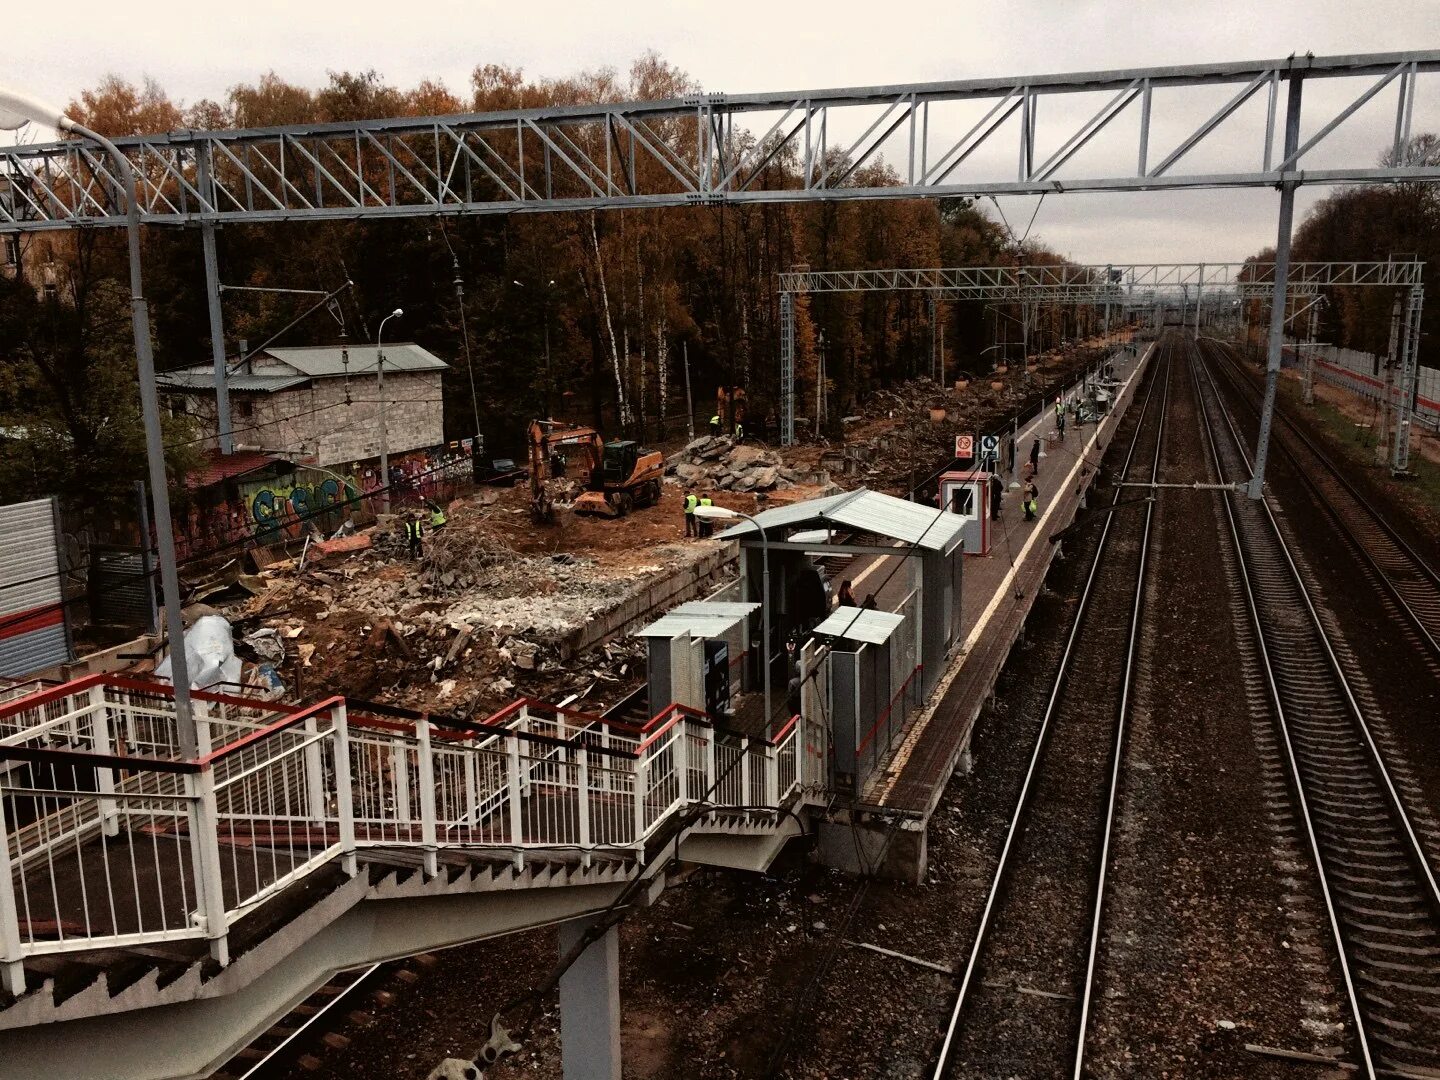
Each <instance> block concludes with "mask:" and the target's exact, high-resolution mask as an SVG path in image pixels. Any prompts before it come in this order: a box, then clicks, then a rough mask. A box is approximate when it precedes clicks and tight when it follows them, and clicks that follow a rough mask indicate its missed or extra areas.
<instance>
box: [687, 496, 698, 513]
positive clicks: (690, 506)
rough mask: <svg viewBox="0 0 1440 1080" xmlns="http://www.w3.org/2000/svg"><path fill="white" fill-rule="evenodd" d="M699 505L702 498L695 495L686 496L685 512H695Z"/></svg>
mask: <svg viewBox="0 0 1440 1080" xmlns="http://www.w3.org/2000/svg"><path fill="white" fill-rule="evenodd" d="M699 505H700V500H699V499H697V498H696V497H695V496H694V495H686V496H685V513H687V514H693V513H694V512H695V507H697V506H699Z"/></svg>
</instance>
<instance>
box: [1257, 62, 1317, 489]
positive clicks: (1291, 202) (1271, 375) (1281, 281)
mask: <svg viewBox="0 0 1440 1080" xmlns="http://www.w3.org/2000/svg"><path fill="white" fill-rule="evenodd" d="M1303 86H1304V81H1303V80H1302V79H1301V77H1300V75H1299V74H1298V73H1297V74H1292V75H1291V76H1290V93H1289V95H1288V97H1287V98H1286V102H1285V143H1284V146H1285V150H1284V157H1283V158H1282V159H1281V162H1282V164H1284V163H1287V162H1289V163H1290V165H1289V167H1290V168H1293V167H1294V164H1293V162H1291V160H1290V159H1291V158H1293V157H1294V156H1295V152H1296V151H1297V150H1298V149H1299V148H1300V91H1301V89H1302V87H1303ZM1267 151H1268V147H1267ZM1295 188H1296V182H1295V181H1294V180H1286V181H1284V182H1282V183H1281V185H1280V223H1279V227H1278V230H1277V233H1276V237H1275V295H1274V297H1273V299H1272V300H1271V301H1270V348H1269V355H1268V357H1267V359H1266V363H1265V407H1264V409H1263V410H1262V411H1261V414H1260V434H1259V435H1258V436H1257V437H1256V440H1255V472H1254V475H1252V476H1251V477H1250V491H1249V495H1250V498H1252V499H1262V498H1264V497H1265V462H1266V460H1267V459H1268V458H1269V456H1270V427H1271V425H1272V424H1273V423H1274V422H1275V392H1276V390H1277V389H1278V387H1279V384H1280V357H1281V350H1282V348H1283V346H1284V341H1285V288H1286V285H1287V284H1288V282H1289V278H1290V233H1291V229H1292V226H1293V224H1294V221H1295Z"/></svg>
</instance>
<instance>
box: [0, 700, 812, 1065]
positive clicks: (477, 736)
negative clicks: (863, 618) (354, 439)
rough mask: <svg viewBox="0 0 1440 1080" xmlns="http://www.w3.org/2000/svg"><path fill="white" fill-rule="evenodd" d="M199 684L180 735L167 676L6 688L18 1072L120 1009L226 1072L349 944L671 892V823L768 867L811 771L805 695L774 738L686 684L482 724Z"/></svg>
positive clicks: (3, 877) (131, 1028) (679, 839)
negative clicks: (604, 704) (682, 695)
mask: <svg viewBox="0 0 1440 1080" xmlns="http://www.w3.org/2000/svg"><path fill="white" fill-rule="evenodd" d="M195 707H196V723H197V725H198V727H199V736H200V737H199V744H200V746H201V748H202V749H201V753H200V754H199V755H198V756H196V757H193V758H185V757H183V756H182V755H181V754H180V753H179V749H178V748H179V739H178V730H177V718H176V715H175V708H174V699H173V694H172V691H171V690H170V688H169V687H168V686H164V685H160V684H155V683H148V682H143V681H139V680H134V679H128V678H122V677H114V676H93V677H90V678H87V679H83V680H80V681H78V682H72V683H67V684H63V685H58V686H51V687H45V688H39V689H35V690H34V691H33V692H31V693H28V694H25V695H23V696H19V697H17V698H15V699H13V700H10V701H8V702H5V703H3V704H0V841H3V842H0V975H3V987H0V1077H4V1076H11V1075H15V1076H20V1075H38V1074H40V1073H41V1072H49V1073H51V1074H52V1075H54V1074H55V1069H56V1067H57V1065H56V1062H57V1060H58V1059H57V1058H56V1057H55V1056H54V1055H56V1054H60V1055H61V1056H62V1057H63V1056H65V1054H66V1053H67V1051H66V1049H65V1045H66V1043H67V1042H68V1043H71V1044H73V1045H75V1046H76V1047H79V1048H80V1049H83V1050H84V1051H85V1052H90V1051H93V1046H94V1043H93V1042H91V1043H89V1044H88V1045H86V1044H85V1043H84V1041H83V1040H76V1039H73V1038H67V1035H73V1034H75V1033H76V1031H80V1030H83V1031H84V1032H86V1033H89V1034H95V1033H97V1032H98V1031H99V1030H100V1029H101V1028H103V1026H104V1025H105V1024H106V1023H108V1022H110V1021H112V1020H117V1019H119V1020H121V1021H122V1023H123V1024H124V1025H125V1027H126V1030H127V1032H129V1034H128V1035H127V1036H126V1037H125V1038H124V1039H123V1040H120V1041H119V1043H120V1045H117V1048H116V1050H115V1055H116V1056H115V1060H114V1062H113V1065H114V1068H115V1069H116V1073H115V1075H117V1076H119V1075H123V1076H143V1075H158V1074H156V1073H150V1072H147V1071H146V1068H145V1065H144V1058H145V1057H147V1056H148V1057H150V1058H152V1059H154V1060H161V1059H162V1058H163V1060H165V1061H167V1062H169V1063H170V1064H169V1065H167V1066H166V1069H165V1074H166V1075H205V1074H206V1072H207V1071H208V1070H209V1069H210V1068H211V1067H213V1064H214V1063H215V1062H216V1061H219V1060H223V1056H224V1054H225V1053H226V1052H227V1051H228V1050H230V1049H232V1048H233V1045H235V1044H236V1043H237V1042H239V1043H243V1041H244V1039H245V1038H246V1037H248V1034H249V1033H250V1032H253V1031H254V1030H256V1029H257V1028H259V1027H263V1026H264V1024H266V1023H268V1022H270V1021H271V1020H272V1019H273V1016H274V1015H275V1014H276V1013H275V1011H276V1010H277V1009H279V1010H280V1011H281V1012H283V1010H284V1009H285V1008H287V1007H288V1004H289V1003H290V1002H291V1001H294V1000H298V999H299V998H300V997H303V995H304V994H305V993H308V992H309V990H310V989H312V988H313V986H315V985H318V984H319V983H321V982H323V981H324V979H325V978H327V977H328V976H329V974H330V973H332V972H333V971H335V970H339V969H341V968H343V967H346V966H349V965H350V964H354V963H362V962H367V961H369V962H373V961H374V960H377V959H384V958H388V957H391V956H399V955H405V954H406V953H410V952H415V951H419V950H422V949H428V948H436V947H441V946H443V945H447V944H455V943H458V942H461V941H467V940H476V939H479V938H484V937H488V936H493V935H496V934H501V933H507V932H511V931H514V930H517V929H522V928H526V927H531V926H543V925H546V924H548V923H553V922H557V921H561V920H564V919H570V918H575V917H577V916H580V915H584V914H587V913H593V912H595V911H599V910H601V909H603V908H605V907H606V906H607V905H609V904H611V903H612V902H614V900H615V899H616V897H617V896H619V895H620V891H621V889H622V888H625V887H627V886H629V885H633V884H634V883H635V882H636V880H637V879H641V878H654V879H655V881H654V886H653V887H654V890H655V891H658V889H659V888H660V887H662V886H663V877H657V875H659V874H660V871H661V870H662V869H663V867H664V865H665V863H666V862H667V861H668V858H656V856H657V855H658V854H659V853H660V852H661V851H662V849H667V848H669V846H670V845H672V844H673V845H674V848H673V851H674V852H678V853H679V854H680V855H681V856H682V857H684V858H687V859H691V860H693V861H702V862H704V861H711V860H712V859H713V861H716V862H718V863H720V864H723V865H737V864H741V863H743V862H745V861H747V860H749V861H751V862H753V863H754V864H755V865H762V864H764V863H767V862H768V861H769V860H770V859H773V857H774V855H775V854H776V853H777V852H778V850H779V848H780V847H781V846H782V845H783V843H784V842H785V840H786V839H788V838H789V837H790V836H792V835H795V833H796V832H797V831H798V829H797V827H796V826H795V824H794V822H795V820H796V819H795V818H794V815H793V814H787V813H786V812H785V811H786V810H787V809H788V807H789V806H790V805H791V804H792V803H794V802H796V801H797V800H798V799H799V797H800V793H801V790H802V785H803V784H804V782H805V777H804V776H803V775H802V773H806V772H807V771H809V770H811V769H814V768H816V766H815V764H814V763H809V764H807V762H806V761H805V760H804V756H803V754H802V747H803V746H804V742H803V740H802V725H801V724H800V722H799V720H798V718H796V719H794V720H792V721H791V722H790V723H789V724H787V725H786V726H785V727H784V728H783V729H782V730H781V731H780V732H779V733H778V735H777V736H776V738H775V739H774V740H764V739H755V738H747V737H744V736H742V735H738V734H735V733H732V732H728V731H725V730H722V729H720V728H717V727H716V726H715V725H714V724H712V723H711V722H710V721H709V720H708V719H707V718H706V717H705V716H704V715H702V714H700V713H697V712H695V711H694V710H691V709H688V708H686V707H684V706H679V705H672V706H669V707H667V708H665V709H663V710H661V711H660V713H659V714H658V715H656V716H655V717H654V718H653V719H651V720H650V721H649V722H648V723H645V724H643V725H634V724H625V723H619V722H614V721H605V720H603V719H601V718H599V717H596V716H591V715H589V714H585V713H580V712H575V711H572V710H567V709H562V708H557V707H555V706H551V705H546V704H543V703H540V702H536V701H531V700H523V701H517V702H515V703H514V704H513V705H511V706H510V707H508V708H507V709H505V710H502V711H501V712H500V713H497V714H495V715H494V716H491V717H489V718H487V719H486V720H484V721H479V722H475V721H467V720H464V719H461V718H455V717H433V716H427V715H424V714H418V713H414V712H410V711H408V710H402V709H394V708H388V707H384V706H378V705H373V704H370V703H357V702H347V701H346V700H344V699H343V698H339V697H335V698H329V699H327V700H324V701H320V702H317V703H314V704H311V705H305V706H299V705H287V704H280V703H276V702H270V701H263V700H259V699H256V698H253V697H249V696H245V695H243V694H221V693H211V692H197V693H196V694H195ZM737 848H740V849H748V850H746V851H745V852H744V854H743V856H741V855H737ZM381 901H385V902H384V903H380V902H381ZM388 901H404V903H389V902H388ZM207 1004H208V1007H207ZM160 1006H174V1007H175V1008H172V1009H162V1008H160ZM182 1018H183V1019H184V1020H185V1021H186V1022H181V1019H182ZM97 1025H99V1027H97ZM72 1028H74V1029H75V1030H73V1031H72V1030H70V1029H72ZM41 1032H43V1034H41ZM147 1043H148V1044H149V1051H153V1052H151V1053H147V1052H146V1044H147ZM126 1047H130V1048H131V1049H130V1050H128V1051H127V1049H126ZM162 1049H163V1054H162V1053H161V1052H160V1051H161V1050H162ZM77 1052H78V1051H77ZM127 1053H130V1054H131V1055H132V1056H131V1057H130V1058H127V1057H126V1054H127ZM78 1060H79V1059H77V1061H78ZM175 1062H181V1063H183V1066H182V1067H181V1068H180V1069H179V1071H178V1072H177V1071H176V1066H175V1064H174V1063H175ZM65 1071H66V1070H65V1068H64V1067H60V1068H59V1072H60V1073H61V1074H64V1073H65ZM82 1071H83V1069H82Z"/></svg>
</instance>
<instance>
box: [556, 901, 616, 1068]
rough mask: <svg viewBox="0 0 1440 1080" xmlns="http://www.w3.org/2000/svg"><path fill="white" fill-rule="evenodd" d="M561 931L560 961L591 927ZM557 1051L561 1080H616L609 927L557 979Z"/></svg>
mask: <svg viewBox="0 0 1440 1080" xmlns="http://www.w3.org/2000/svg"><path fill="white" fill-rule="evenodd" d="M590 925H591V924H590V921H589V920H587V919H576V920H574V921H572V922H567V923H562V924H561V925H560V932H559V936H560V955H561V956H564V955H565V954H566V953H568V952H569V951H570V950H571V949H573V948H574V947H575V946H576V945H577V944H579V942H580V939H581V937H582V936H583V935H584V934H585V931H586V930H587V929H589V927H590ZM560 1048H561V1057H562V1059H563V1061H564V1076H565V1080H620V931H619V929H618V928H617V927H614V926H612V927H610V929H609V930H606V931H605V933H604V935H603V936H601V937H600V938H599V939H598V940H596V941H593V942H591V943H590V945H589V946H588V947H587V948H586V949H585V951H584V952H582V953H581V954H580V957H579V959H577V960H576V961H575V962H574V963H573V964H571V965H570V968H569V970H567V971H566V972H565V974H564V975H562V976H561V977H560Z"/></svg>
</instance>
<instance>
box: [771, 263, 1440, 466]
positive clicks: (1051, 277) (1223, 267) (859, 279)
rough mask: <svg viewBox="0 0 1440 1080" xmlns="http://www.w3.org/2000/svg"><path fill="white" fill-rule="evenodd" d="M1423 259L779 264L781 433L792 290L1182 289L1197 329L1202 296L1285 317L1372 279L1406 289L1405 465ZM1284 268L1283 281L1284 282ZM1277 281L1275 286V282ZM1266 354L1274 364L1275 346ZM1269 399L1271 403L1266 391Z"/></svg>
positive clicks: (950, 295) (1133, 292) (788, 401)
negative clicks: (1298, 303)
mask: <svg viewBox="0 0 1440 1080" xmlns="http://www.w3.org/2000/svg"><path fill="white" fill-rule="evenodd" d="M1424 267H1425V264H1424V263H1423V262H1421V261H1419V260H1417V259H1386V260H1383V261H1382V260H1376V261H1371V262H1303V263H1294V264H1292V265H1290V266H1289V267H1288V268H1286V267H1284V266H1282V265H1281V264H1279V263H1257V262H1243V263H1224V262H1219V263H1211V262H1204V263H1107V264H1105V265H1103V266H1101V265H1088V266H1077V265H1074V264H1061V265H1033V266H958V267H929V268H918V269H896V268H886V269H876V270H809V269H805V270H791V271H785V272H782V273H780V274H778V275H776V276H777V278H778V280H779V291H780V397H781V428H780V441H781V444H782V445H787V446H788V445H790V444H792V443H793V442H794V441H795V340H796V335H795V297H796V296H797V295H799V294H805V293H844V292H923V293H927V294H929V295H930V296H931V297H936V298H943V299H952V300H982V301H987V302H990V303H1019V304H1027V305H1028V304H1094V305H1101V304H1103V305H1107V306H1108V305H1111V304H1118V305H1121V306H1126V307H1131V308H1134V307H1148V306H1153V305H1154V304H1156V303H1157V302H1159V301H1160V300H1162V299H1165V298H1168V297H1172V296H1176V295H1179V296H1181V297H1183V298H1184V301H1185V303H1186V304H1187V305H1188V304H1190V303H1192V302H1193V304H1194V309H1195V313H1196V315H1195V319H1196V321H1195V332H1196V334H1197V335H1198V334H1199V331H1200V322H1199V319H1200V309H1201V305H1202V303H1203V302H1206V301H1209V302H1212V303H1213V302H1214V301H1215V300H1216V299H1217V298H1220V297H1229V298H1232V299H1234V300H1236V301H1245V300H1255V299H1262V300H1266V301H1273V300H1274V299H1275V298H1276V296H1277V294H1278V296H1279V299H1280V301H1281V307H1280V319H1281V323H1282V325H1283V323H1284V321H1285V320H1287V319H1289V318H1293V317H1294V314H1295V313H1292V314H1290V315H1287V314H1286V313H1285V310H1284V301H1285V297H1286V293H1287V292H1293V293H1295V294H1296V295H1298V296H1304V297H1309V298H1310V303H1311V304H1313V303H1315V302H1316V300H1318V298H1319V296H1320V295H1321V294H1322V292H1323V291H1324V290H1326V289H1331V288H1342V287H1353V286H1363V285H1372V286H1389V287H1394V288H1398V289H1401V290H1404V292H1405V295H1406V296H1407V297H1408V299H1407V302H1406V303H1405V305H1404V317H1403V324H1402V325H1401V328H1400V330H1399V331H1398V334H1399V336H1398V338H1397V345H1396V348H1395V354H1394V355H1393V356H1392V357H1391V364H1392V366H1395V365H1398V367H1399V369H1400V372H1399V374H1400V380H1399V383H1400V387H1401V398H1402V399H1403V400H1402V402H1401V404H1400V415H1399V423H1398V430H1397V434H1396V442H1395V458H1394V460H1395V463H1396V464H1395V466H1394V467H1395V468H1397V469H1403V468H1404V467H1405V466H1404V465H1403V464H1401V462H1404V461H1408V445H1409V444H1408V432H1409V426H1410V421H1409V410H1410V408H1411V405H1412V401H1411V399H1412V398H1413V388H1414V385H1415V377H1416V355H1417V348H1418V340H1419V331H1418V327H1419V318H1420V310H1421V306H1422V304H1423V297H1424V288H1423V284H1422V277H1423V272H1424ZM1287 273H1288V275H1289V277H1290V280H1289V281H1288V282H1286V281H1285V277H1286V274H1287ZM1277 283H1281V285H1282V287H1281V288H1277ZM1192 290H1193V294H1192ZM1192 295H1193V301H1192V299H1191V298H1192ZM1302 310H1303V309H1302ZM1272 322H1273V319H1272ZM1273 362H1274V364H1275V365H1276V370H1277V371H1278V364H1279V355H1278V353H1277V354H1276V355H1275V357H1274V358H1273ZM1407 387H1408V388H1409V390H1408V391H1407V389H1406V388H1407ZM1267 401H1268V402H1270V403H1271V407H1272V408H1273V398H1267ZM1267 415H1268V413H1267ZM1262 438H1267V439H1268V427H1266V428H1264V430H1263V431H1262ZM1253 491H1254V489H1253V487H1252V493H1253Z"/></svg>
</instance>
